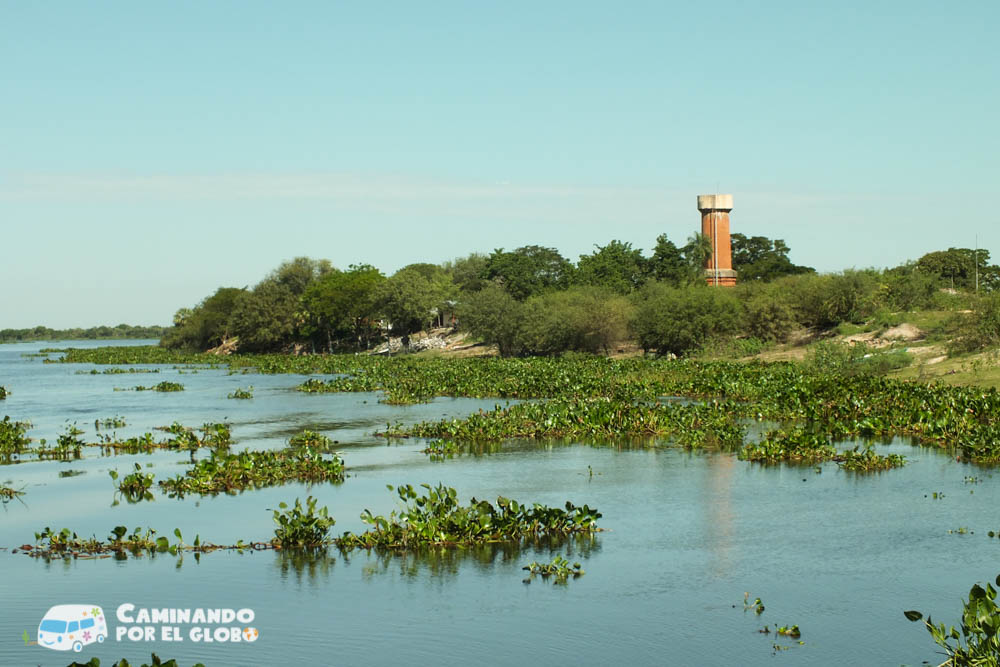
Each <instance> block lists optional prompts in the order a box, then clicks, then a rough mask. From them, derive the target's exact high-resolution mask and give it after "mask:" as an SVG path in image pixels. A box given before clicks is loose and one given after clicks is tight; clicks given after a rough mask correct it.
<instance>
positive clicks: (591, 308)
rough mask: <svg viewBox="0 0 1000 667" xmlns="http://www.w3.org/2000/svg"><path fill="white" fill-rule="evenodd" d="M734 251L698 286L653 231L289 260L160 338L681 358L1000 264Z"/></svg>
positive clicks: (834, 320) (694, 245) (907, 295)
mask: <svg viewBox="0 0 1000 667" xmlns="http://www.w3.org/2000/svg"><path fill="white" fill-rule="evenodd" d="M732 247H733V268H734V269H735V270H736V271H737V272H739V281H740V282H739V284H738V285H737V286H736V287H735V288H718V287H708V286H707V285H706V284H705V278H704V275H705V274H704V268H703V267H704V266H705V264H706V261H707V260H708V258H709V257H710V255H711V243H710V241H709V239H708V238H706V237H705V236H703V235H701V234H695V235H694V236H692V237H690V238H689V239H688V241H687V243H686V244H685V245H684V246H681V247H678V246H677V245H675V244H674V243H672V242H671V241H670V240H669V239H668V238H667V237H666V235H661V236H660V237H658V238H657V239H656V243H655V245H654V248H653V251H652V253H651V254H649V255H646V254H644V253H643V252H642V250H640V249H638V248H633V247H632V246H631V244H629V243H623V242H621V241H611V242H610V243H608V244H607V245H605V246H595V250H594V251H593V252H591V253H590V254H587V255H581V256H580V258H579V260H578V261H577V262H576V263H573V262H571V261H569V260H568V259H566V258H565V257H563V256H562V255H561V254H560V253H559V252H558V251H557V250H556V249H554V248H545V247H541V246H524V247H521V248H517V249H515V250H512V251H507V250H504V249H502V248H501V249H498V250H495V251H493V253H491V254H490V255H481V254H471V255H468V256H467V257H462V258H459V259H456V260H454V261H450V262H445V263H444V264H440V265H437V264H428V263H418V264H410V265H408V266H405V267H403V268H402V269H400V270H399V271H397V272H396V273H394V274H393V275H391V276H386V275H384V274H383V273H382V272H381V271H379V270H378V269H377V268H375V267H373V266H370V265H367V264H363V265H351V266H349V267H348V268H347V269H345V270H340V269H337V268H334V267H333V266H332V265H331V264H330V263H329V262H328V261H326V260H314V259H309V258H304V257H300V258H297V259H295V260H292V261H289V262H285V263H284V264H282V265H281V266H279V267H278V268H277V269H276V270H274V271H273V272H272V273H271V274H270V275H268V276H267V277H265V278H264V279H263V280H262V281H261V282H259V283H258V284H257V285H255V286H254V287H253V288H250V289H246V288H243V289H241V288H233V287H222V288H219V289H218V290H217V291H216V292H215V293H214V294H212V295H210V296H208V297H206V298H205V299H204V300H202V301H201V302H200V303H198V304H197V305H196V306H194V307H192V308H182V309H181V310H179V311H178V312H177V314H176V315H175V317H174V326H173V327H172V328H170V329H169V330H168V331H167V332H166V334H165V335H164V337H163V339H162V340H161V343H160V344H161V345H163V346H165V347H170V348H177V349H189V350H205V349H208V348H211V347H215V346H217V345H219V344H221V343H222V342H224V341H228V342H229V343H230V344H234V345H235V346H236V347H237V348H238V349H239V350H240V351H242V352H270V351H280V350H287V349H290V348H292V347H293V346H301V347H303V348H304V349H306V350H308V351H317V352H319V351H338V350H339V351H348V350H364V349H369V348H371V347H372V346H373V345H376V344H378V343H379V342H381V341H382V340H384V339H385V338H386V337H388V336H402V337H404V341H405V337H406V336H409V335H412V334H413V333H415V332H417V331H421V330H424V329H427V328H429V327H431V326H434V325H437V326H444V325H454V326H457V327H459V328H461V329H464V330H466V331H468V332H470V333H471V334H472V335H473V336H474V337H476V338H478V339H480V340H482V341H484V342H486V343H491V344H496V345H497V346H498V347H499V349H500V352H501V354H503V355H505V356H510V355H552V354H560V353H563V352H567V351H581V352H602V351H603V352H607V351H609V350H610V349H611V347H612V346H614V345H616V344H618V343H620V342H621V341H625V340H633V341H635V342H637V343H638V344H639V345H640V346H641V347H642V348H643V349H645V350H650V351H655V352H658V353H674V354H685V353H688V352H690V351H692V350H695V349H699V348H702V347H705V346H706V345H710V344H713V343H714V342H716V341H719V340H732V339H737V338H742V339H750V340H753V341H763V342H766V341H776V340H777V341H781V340H785V339H786V338H787V337H788V335H789V334H790V333H791V332H792V331H794V330H795V329H798V328H802V327H811V328H820V329H823V328H833V327H836V326H837V325H839V324H841V323H844V322H854V323H861V322H864V321H867V320H870V319H872V318H881V319H887V313H890V312H894V311H905V310H912V309H918V308H932V307H936V308H951V309H963V310H964V309H973V308H974V307H975V304H974V303H973V301H974V300H975V298H974V297H971V296H969V294H968V292H971V291H974V288H975V287H977V285H978V288H979V290H981V291H982V292H983V293H987V292H992V291H993V290H995V289H997V287H1000V267H997V266H995V265H991V264H989V252H988V251H986V250H979V251H973V250H969V249H965V248H949V249H948V250H944V251H939V252H933V253H928V254H926V255H924V256H923V257H921V258H920V259H919V260H917V261H914V262H908V263H906V264H903V265H901V266H898V267H894V268H891V269H867V270H848V271H844V272H841V273H833V274H823V275H820V274H817V273H816V272H815V271H814V270H813V269H812V268H810V267H806V266H799V265H796V264H794V263H793V262H792V261H791V260H790V259H789V253H790V248H789V247H788V245H787V244H785V243H784V242H783V241H782V240H781V239H776V240H771V239H768V238H766V237H762V236H753V237H749V238H748V237H746V236H743V235H741V234H734V235H733V237H732ZM943 288H947V289H948V290H949V292H942V289H943ZM952 292H955V293H952ZM958 301H961V303H958Z"/></svg>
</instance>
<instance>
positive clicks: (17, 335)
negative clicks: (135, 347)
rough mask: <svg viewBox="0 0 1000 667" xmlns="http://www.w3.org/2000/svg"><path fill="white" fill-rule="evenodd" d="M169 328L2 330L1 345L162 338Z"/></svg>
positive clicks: (128, 325)
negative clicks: (49, 341)
mask: <svg viewBox="0 0 1000 667" xmlns="http://www.w3.org/2000/svg"><path fill="white" fill-rule="evenodd" d="M168 329H169V327H157V326H152V327H140V326H133V325H131V324H119V325H118V326H116V327H108V326H102V327H90V328H89V329H81V328H79V327H76V328H73V329H50V328H48V327H42V326H38V327H32V328H31V329H0V343H21V342H26V341H33V340H114V339H117V338H162V337H163V335H164V334H165V333H166V332H167V330H168Z"/></svg>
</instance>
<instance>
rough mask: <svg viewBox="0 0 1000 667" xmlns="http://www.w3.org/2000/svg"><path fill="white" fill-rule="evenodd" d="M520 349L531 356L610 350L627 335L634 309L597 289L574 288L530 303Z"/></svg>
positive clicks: (527, 307)
mask: <svg viewBox="0 0 1000 667" xmlns="http://www.w3.org/2000/svg"><path fill="white" fill-rule="evenodd" d="M523 312H524V322H523V326H522V328H521V330H520V335H519V339H518V340H519V346H518V347H519V348H520V349H521V350H523V351H525V352H527V353H529V354H535V355H555V354H560V353H562V352H566V351H575V352H589V353H592V354H595V353H598V352H604V353H605V354H606V353H607V352H608V351H609V349H610V348H611V346H613V345H614V344H615V343H617V342H619V341H621V340H624V339H625V338H626V336H627V335H628V322H629V319H630V318H631V312H632V306H631V304H630V303H629V301H628V300H627V299H625V298H624V297H621V296H618V295H616V294H613V293H612V292H610V291H608V290H606V289H602V288H598V287H572V288H570V289H568V290H566V291H564V292H551V293H549V294H544V295H541V296H538V297H533V298H531V299H529V300H528V302H527V303H526V304H525V307H524V311H523Z"/></svg>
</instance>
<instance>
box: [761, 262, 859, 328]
mask: <svg viewBox="0 0 1000 667" xmlns="http://www.w3.org/2000/svg"><path fill="white" fill-rule="evenodd" d="M775 286H776V288H777V289H779V290H780V291H781V292H782V293H784V294H787V295H788V296H787V298H788V302H789V303H792V304H794V312H795V317H796V319H797V320H798V321H799V323H801V324H802V325H804V326H808V327H820V328H823V329H830V328H832V327H835V326H837V325H838V324H840V323H841V322H854V323H861V322H864V321H865V320H866V319H868V318H869V317H870V316H871V315H872V313H874V311H875V307H876V305H877V303H878V299H879V295H878V290H879V284H878V281H877V279H876V277H875V275H874V273H873V272H871V271H853V270H852V271H844V272H843V273H832V274H824V275H810V274H806V275H801V276H791V277H788V278H783V279H781V280H779V281H776V282H775Z"/></svg>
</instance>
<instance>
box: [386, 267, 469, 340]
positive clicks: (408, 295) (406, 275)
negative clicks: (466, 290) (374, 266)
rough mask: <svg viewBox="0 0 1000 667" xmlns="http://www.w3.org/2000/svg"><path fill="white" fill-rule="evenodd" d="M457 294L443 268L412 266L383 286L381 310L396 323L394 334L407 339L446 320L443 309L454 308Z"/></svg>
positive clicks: (393, 327) (400, 271)
mask: <svg viewBox="0 0 1000 667" xmlns="http://www.w3.org/2000/svg"><path fill="white" fill-rule="evenodd" d="M454 291H455V287H454V285H453V284H452V282H451V278H450V276H448V274H446V273H445V272H444V271H443V270H442V269H441V267H439V266H435V265H433V264H411V265H409V266H405V267H403V268H402V269H400V270H399V271H397V272H396V273H394V274H393V276H392V277H391V278H389V279H388V280H386V281H385V282H383V283H382V284H381V285H380V286H379V288H378V295H377V303H378V309H379V311H380V312H381V313H382V314H383V315H384V316H385V317H386V318H388V320H389V321H390V322H391V323H392V332H393V334H395V335H397V336H402V337H404V338H405V337H408V336H409V335H410V334H412V333H416V332H417V331H421V330H423V329H424V328H426V327H427V326H429V325H430V324H431V323H432V322H433V321H434V319H435V318H437V317H440V316H442V314H443V310H442V309H444V308H446V307H447V308H450V307H451V306H450V303H449V302H450V301H451V300H452V297H453V296H454Z"/></svg>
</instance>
